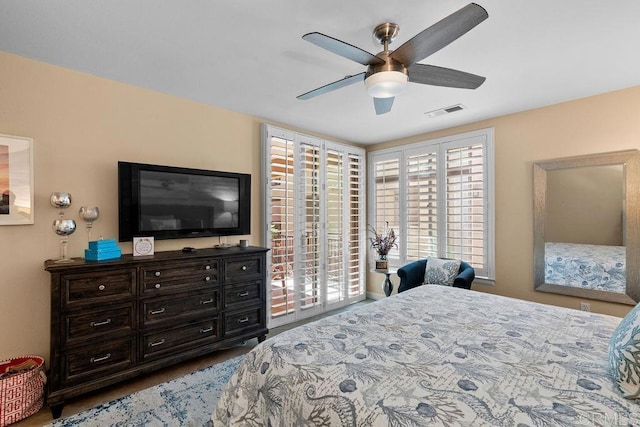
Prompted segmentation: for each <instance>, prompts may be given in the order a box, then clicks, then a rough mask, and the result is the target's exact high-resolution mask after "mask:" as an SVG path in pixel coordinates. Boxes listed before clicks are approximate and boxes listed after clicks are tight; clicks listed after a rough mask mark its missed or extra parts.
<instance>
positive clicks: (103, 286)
mask: <svg viewBox="0 0 640 427" xmlns="http://www.w3.org/2000/svg"><path fill="white" fill-rule="evenodd" d="M105 289H107V287H106V286H105V285H100V286H98V290H99V291H104V290H105Z"/></svg>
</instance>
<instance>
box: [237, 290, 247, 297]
mask: <svg viewBox="0 0 640 427" xmlns="http://www.w3.org/2000/svg"><path fill="white" fill-rule="evenodd" d="M238 296H239V297H246V296H249V292H248V291H244V292H240V293H239V294H238Z"/></svg>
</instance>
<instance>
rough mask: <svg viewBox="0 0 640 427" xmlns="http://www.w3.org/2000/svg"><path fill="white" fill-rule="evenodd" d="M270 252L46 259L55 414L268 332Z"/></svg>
mask: <svg viewBox="0 0 640 427" xmlns="http://www.w3.org/2000/svg"><path fill="white" fill-rule="evenodd" d="M267 251H268V249H266V248H260V247H248V248H239V247H231V248H229V249H214V248H211V249H198V250H197V251H196V252H191V253H185V252H182V251H169V252H158V253H156V254H155V255H152V256H144V257H133V256H132V255H123V256H122V257H121V258H119V259H115V260H108V261H94V262H92V261H85V260H84V259H81V258H79V259H74V260H73V262H67V263H55V262H53V261H46V262H45V270H47V271H48V272H49V273H51V355H50V373H49V384H48V389H49V391H48V403H49V406H50V407H51V412H52V414H53V416H54V418H58V417H59V416H60V415H61V413H62V409H63V405H64V402H65V400H66V399H68V398H70V397H73V396H77V395H80V394H83V393H86V392H89V391H92V390H95V389H98V388H100V387H104V386H107V385H110V384H114V383H117V382H120V381H123V380H125V379H128V378H132V377H135V376H137V375H140V374H143V373H146V372H150V371H153V370H156V369H159V368H162V367H165V366H168V365H172V364H175V363H179V362H181V361H184V360H186V359H189V358H193V357H196V356H200V355H204V354H206V353H210V352H212V351H214V350H216V349H219V348H223V347H228V346H230V345H233V344H236V343H238V342H242V341H245V340H248V339H251V338H255V337H258V340H259V341H260V342H262V341H264V339H265V338H266V334H267V333H268V332H269V331H268V329H267V327H266V305H265V304H266V280H267V275H266V267H265V265H266V252H267Z"/></svg>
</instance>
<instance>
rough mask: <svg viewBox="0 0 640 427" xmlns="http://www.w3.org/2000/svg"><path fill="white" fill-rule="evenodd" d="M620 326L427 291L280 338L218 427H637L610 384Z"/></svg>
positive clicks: (239, 381) (469, 294)
mask: <svg viewBox="0 0 640 427" xmlns="http://www.w3.org/2000/svg"><path fill="white" fill-rule="evenodd" d="M619 322H620V319H619V318H617V317H611V316H605V315H600V314H595V313H586V312H581V311H578V310H572V309H566V308H560V307H554V306H548V305H542V304H536V303H530V302H526V301H522V300H517V299H511V298H505V297H501V296H496V295H491V294H487V293H481V292H476V291H469V290H465V289H458V288H452V287H444V286H437V285H425V286H420V287H418V288H415V289H412V290H410V291H407V292H403V293H402V294H399V295H394V296H391V297H389V298H387V299H384V300H380V301H376V302H374V303H371V304H368V305H365V306H363V307H360V308H358V309H354V310H351V311H348V312H344V313H342V314H338V315H335V316H332V317H329V318H325V319H322V320H319V321H316V322H313V323H309V324H306V325H303V326H301V327H298V328H295V329H292V330H290V331H286V332H283V333H281V334H279V335H277V336H275V337H273V338H269V339H267V340H266V341H265V342H263V343H262V344H260V345H258V346H257V347H256V348H254V349H253V350H252V351H251V352H250V353H249V354H248V355H247V357H246V358H245V360H244V361H243V362H242V364H241V365H240V366H239V368H238V370H237V371H236V372H235V374H234V375H233V376H232V377H231V379H230V381H229V383H228V384H227V386H226V388H225V391H224V392H223V395H222V396H221V398H220V400H219V401H218V404H217V406H216V408H215V410H214V413H213V415H212V420H213V424H214V426H227V425H233V426H236V425H241V426H258V425H261V426H274V427H275V426H303V425H305V426H310V425H311V426H313V425H316V426H423V425H428V426H518V425H519V426H532V427H533V426H571V425H579V426H584V425H607V426H610V425H640V404H639V403H637V402H636V401H631V400H626V399H624V398H622V397H621V395H620V394H619V393H618V392H617V391H616V390H617V389H616V388H615V385H614V384H613V381H612V380H611V378H610V377H609V372H608V363H607V346H608V340H609V337H610V336H611V334H612V332H613V330H614V329H615V327H616V326H617V324H618V323H619Z"/></svg>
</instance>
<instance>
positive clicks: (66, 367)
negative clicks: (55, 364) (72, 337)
mask: <svg viewBox="0 0 640 427" xmlns="http://www.w3.org/2000/svg"><path fill="white" fill-rule="evenodd" d="M134 345H135V340H134V339H133V338H132V337H129V338H126V339H121V340H115V341H110V342H107V343H104V344H100V345H97V346H86V347H83V348H82V349H76V350H71V351H68V352H66V353H64V354H63V356H62V366H63V368H62V374H63V378H62V383H63V384H64V385H65V386H69V385H73V384H75V383H79V382H83V381H90V380H94V379H99V378H101V377H103V376H105V375H108V374H111V373H117V372H120V371H122V370H124V369H126V368H128V367H130V366H133V364H134V355H135V348H134Z"/></svg>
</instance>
